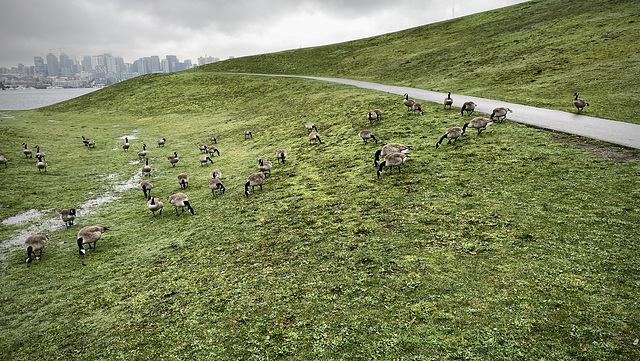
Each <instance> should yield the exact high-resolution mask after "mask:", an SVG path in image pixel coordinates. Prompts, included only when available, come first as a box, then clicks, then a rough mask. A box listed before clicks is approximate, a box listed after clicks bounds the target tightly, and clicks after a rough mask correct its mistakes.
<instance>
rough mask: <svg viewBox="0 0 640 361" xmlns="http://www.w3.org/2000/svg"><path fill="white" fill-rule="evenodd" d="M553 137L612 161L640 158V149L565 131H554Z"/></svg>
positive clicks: (555, 139)
mask: <svg viewBox="0 0 640 361" xmlns="http://www.w3.org/2000/svg"><path fill="white" fill-rule="evenodd" d="M551 139H552V140H553V141H555V142H559V143H563V144H568V145H571V146H573V147H576V148H579V149H582V150H584V151H586V152H589V153H591V154H594V155H596V156H598V157H600V158H602V159H604V160H609V161H612V162H628V161H632V160H640V150H638V149H632V148H627V147H623V146H619V145H614V144H611V143H607V142H602V141H599V140H593V139H591V138H586V137H579V136H575V135H570V134H564V133H554V134H553V135H552V137H551Z"/></svg>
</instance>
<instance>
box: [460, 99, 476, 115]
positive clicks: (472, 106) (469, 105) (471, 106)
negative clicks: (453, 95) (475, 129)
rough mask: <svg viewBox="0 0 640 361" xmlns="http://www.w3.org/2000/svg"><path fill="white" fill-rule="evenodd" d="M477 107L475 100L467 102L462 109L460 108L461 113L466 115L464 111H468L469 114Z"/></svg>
mask: <svg viewBox="0 0 640 361" xmlns="http://www.w3.org/2000/svg"><path fill="white" fill-rule="evenodd" d="M475 109H476V103H474V102H465V103H464V104H462V109H461V110H460V114H461V115H464V112H465V111H466V112H467V115H471V114H473V111H474V110H475Z"/></svg>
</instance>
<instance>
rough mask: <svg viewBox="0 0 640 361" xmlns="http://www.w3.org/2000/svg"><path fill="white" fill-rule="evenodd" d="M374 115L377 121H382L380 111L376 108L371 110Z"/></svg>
mask: <svg viewBox="0 0 640 361" xmlns="http://www.w3.org/2000/svg"><path fill="white" fill-rule="evenodd" d="M373 112H374V113H376V115H377V116H378V119H379V120H382V110H380V109H378V108H376V109H374V110H373Z"/></svg>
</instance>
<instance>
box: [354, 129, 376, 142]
mask: <svg viewBox="0 0 640 361" xmlns="http://www.w3.org/2000/svg"><path fill="white" fill-rule="evenodd" d="M358 136H359V137H360V138H362V140H363V141H364V144H368V142H369V139H373V141H374V142H376V144H378V140H377V139H376V137H375V136H374V135H373V133H372V132H371V131H370V130H363V131H361V132H360V133H358Z"/></svg>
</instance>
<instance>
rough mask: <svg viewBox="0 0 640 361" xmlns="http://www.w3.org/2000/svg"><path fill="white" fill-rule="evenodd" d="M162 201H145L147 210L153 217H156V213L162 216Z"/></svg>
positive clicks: (150, 199) (158, 199) (156, 199)
mask: <svg viewBox="0 0 640 361" xmlns="http://www.w3.org/2000/svg"><path fill="white" fill-rule="evenodd" d="M162 207H163V205H162V200H160V198H155V197H149V200H148V201H147V208H149V210H150V211H151V212H152V213H153V216H154V217H155V216H156V212H158V211H160V213H159V214H160V215H162Z"/></svg>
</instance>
